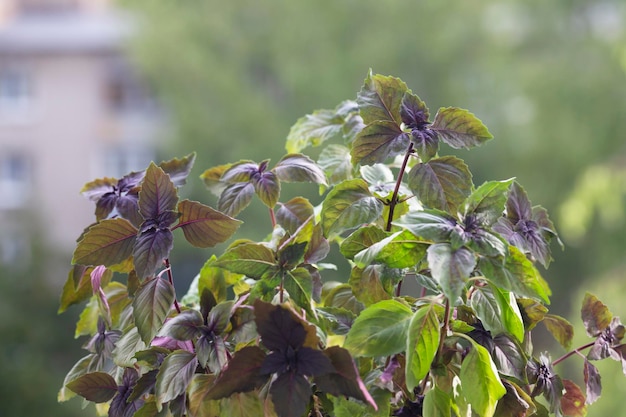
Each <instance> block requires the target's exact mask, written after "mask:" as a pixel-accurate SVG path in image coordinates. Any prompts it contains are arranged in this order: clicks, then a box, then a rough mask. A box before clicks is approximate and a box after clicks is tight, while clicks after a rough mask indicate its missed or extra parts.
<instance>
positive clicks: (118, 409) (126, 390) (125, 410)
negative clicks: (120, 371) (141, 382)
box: [109, 368, 144, 417]
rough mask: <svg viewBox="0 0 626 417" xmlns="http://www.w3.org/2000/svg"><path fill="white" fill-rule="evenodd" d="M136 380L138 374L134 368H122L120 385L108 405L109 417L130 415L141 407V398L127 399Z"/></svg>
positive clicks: (129, 416)
mask: <svg viewBox="0 0 626 417" xmlns="http://www.w3.org/2000/svg"><path fill="white" fill-rule="evenodd" d="M137 380H138V375H137V371H136V370H135V369H133V368H125V369H124V376H123V378H122V385H120V386H119V387H118V393H117V395H116V396H115V397H114V398H113V400H112V401H111V405H110V406H109V417H132V416H133V415H134V414H135V412H136V411H137V410H139V408H141V406H142V405H143V403H144V401H143V400H141V399H138V400H136V401H130V402H129V401H128V400H129V397H130V395H131V393H132V391H133V387H134V386H135V384H136V383H137Z"/></svg>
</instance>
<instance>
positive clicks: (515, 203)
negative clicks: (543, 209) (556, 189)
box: [506, 182, 532, 224]
mask: <svg viewBox="0 0 626 417" xmlns="http://www.w3.org/2000/svg"><path fill="white" fill-rule="evenodd" d="M506 217H507V218H509V219H510V220H511V223H513V224H516V223H517V222H518V221H520V220H529V219H531V218H532V206H531V204H530V200H529V199H528V195H527V194H526V191H525V190H524V188H522V186H520V185H519V184H518V183H517V182H513V184H511V188H510V189H509V198H508V199H507V202H506Z"/></svg>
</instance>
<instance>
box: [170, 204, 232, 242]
mask: <svg viewBox="0 0 626 417" xmlns="http://www.w3.org/2000/svg"><path fill="white" fill-rule="evenodd" d="M178 211H179V212H180V218H179V222H178V224H177V225H176V226H175V227H174V228H173V229H176V228H179V227H180V228H182V229H183V233H184V234H185V238H186V239H187V241H188V242H189V243H191V244H192V245H194V246H196V247H199V248H208V247H212V246H215V245H216V244H218V243H222V242H224V241H226V240H227V239H228V238H229V237H231V236H232V235H233V233H235V231H236V230H237V229H238V228H239V225H241V221H239V220H236V219H233V218H232V217H230V216H227V215H226V214H223V213H220V212H219V211H217V210H214V209H212V208H211V207H209V206H205V205H204V204H201V203H198V202H197V201H190V200H183V201H181V202H180V203H179V204H178ZM173 229H172V230H173Z"/></svg>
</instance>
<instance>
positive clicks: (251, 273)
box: [212, 243, 276, 279]
mask: <svg viewBox="0 0 626 417" xmlns="http://www.w3.org/2000/svg"><path fill="white" fill-rule="evenodd" d="M212 266H216V267H220V268H224V269H226V270H228V271H230V272H234V273H237V274H243V275H246V276H248V277H250V278H255V279H260V278H261V277H262V276H263V275H264V274H266V273H267V272H268V271H270V270H271V269H273V268H276V258H275V257H274V252H273V251H272V250H271V249H269V248H268V247H267V246H265V245H260V244H257V243H244V244H241V245H237V246H234V247H231V248H230V249H228V250H227V251H226V252H225V253H224V254H223V255H222V256H220V257H219V258H217V260H216V261H215V262H213V264H212Z"/></svg>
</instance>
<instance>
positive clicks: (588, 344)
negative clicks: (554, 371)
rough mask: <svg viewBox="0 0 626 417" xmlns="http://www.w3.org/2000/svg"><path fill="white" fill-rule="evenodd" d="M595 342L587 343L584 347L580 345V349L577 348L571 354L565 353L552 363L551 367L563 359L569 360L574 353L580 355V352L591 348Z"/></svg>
mask: <svg viewBox="0 0 626 417" xmlns="http://www.w3.org/2000/svg"><path fill="white" fill-rule="evenodd" d="M595 343H596V342H595V340H594V341H593V342H589V343H587V344H585V345H582V346H581V347H578V348H576V349H574V350H572V351H571V352H568V353H566V354H565V355H563V356H561V357H560V358H558V359H556V360H555V361H553V362H552V366H556V365H558V364H559V363H561V362H563V361H564V360H565V359H567V358H569V357H570V356H572V355H574V354H576V353H580V351H581V350H584V349H588V348H590V347H592V346H593V345H594V344H595Z"/></svg>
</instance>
